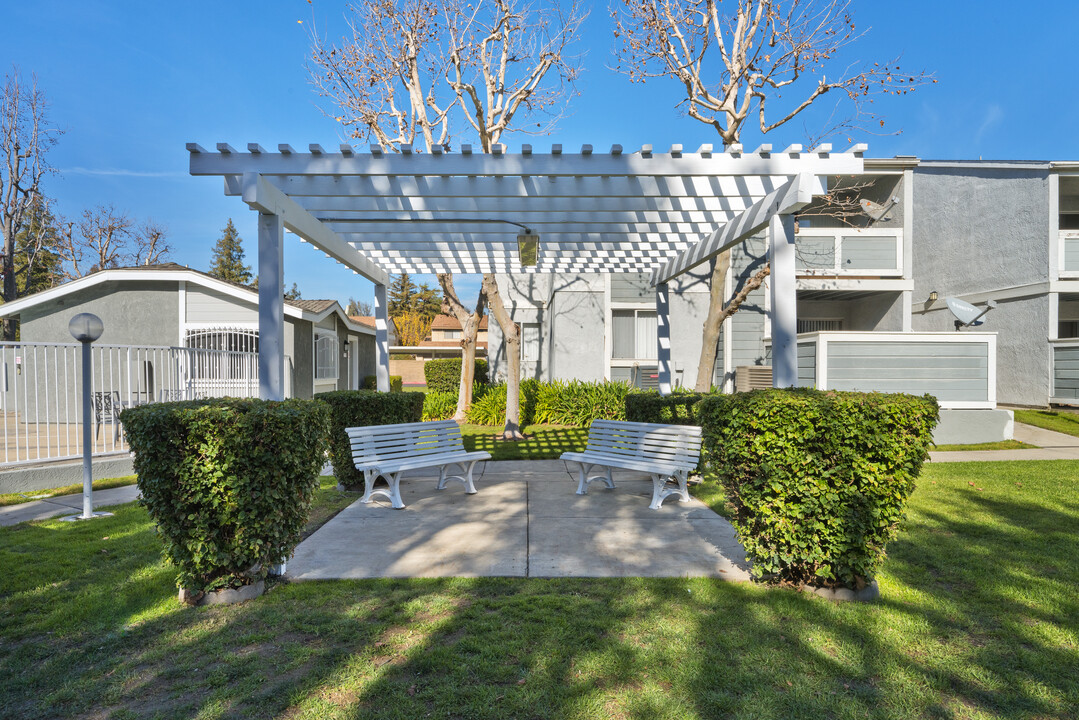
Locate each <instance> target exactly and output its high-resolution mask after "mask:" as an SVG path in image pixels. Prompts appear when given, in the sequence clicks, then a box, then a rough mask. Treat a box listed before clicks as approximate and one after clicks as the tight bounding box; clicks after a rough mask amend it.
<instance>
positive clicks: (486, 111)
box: [447, 0, 587, 440]
mask: <svg viewBox="0 0 1079 720" xmlns="http://www.w3.org/2000/svg"><path fill="white" fill-rule="evenodd" d="M483 10H486V12H483ZM585 17H587V13H585V12H583V11H582V10H581V8H580V7H579V6H578V5H577V4H576V3H575V2H574V3H573V4H571V5H570V7H569V8H568V9H567V10H565V11H563V9H562V8H561V7H560V6H559V5H558V4H556V3H552V4H551V5H549V6H547V7H545V8H543V9H541V10H540V11H538V12H533V11H532V10H531V9H530V8H528V7H527V6H523V5H521V4H519V3H518V2H516V1H515V0H493V1H492V2H488V3H487V4H486V5H484V4H483V3H480V4H477V6H476V10H475V11H474V12H472V13H471V14H467V15H462V14H460V13H454V14H447V23H448V24H449V28H450V30H449V36H450V41H451V49H450V53H449V59H450V66H451V70H450V71H449V72H447V78H448V79H449V82H450V85H451V87H453V90H454V92H455V93H456V94H457V102H458V104H459V105H460V107H461V109H462V110H463V112H464V115H465V117H466V118H467V119H468V122H469V124H471V125H472V129H473V130H474V131H475V132H476V134H477V135H478V136H479V139H480V146H481V147H482V148H483V151H484V152H490V151H491V147H492V146H493V145H494V144H495V143H498V142H499V141H500V140H501V138H502V135H503V133H505V132H508V131H510V130H511V129H512V126H511V122H512V120H513V118H514V116H515V114H516V113H517V112H518V111H519V110H521V108H524V109H525V111H526V113H527V114H528V115H529V116H533V115H535V114H536V113H538V112H543V113H546V114H547V115H548V116H549V124H548V126H547V128H546V129H547V130H549V129H550V128H551V127H552V126H553V124H554V122H555V121H556V120H557V119H558V118H559V117H560V115H561V110H562V108H563V107H564V105H565V103H566V102H567V100H568V97H569V94H570V91H571V90H572V88H573V82H574V80H576V78H577V76H578V75H579V73H580V60H579V58H577V57H575V56H571V55H570V54H569V53H568V51H567V47H568V45H569V44H570V43H571V42H572V41H573V40H574V39H575V36H576V33H577V30H578V29H579V28H580V25H581V23H582V22H583V21H584V19H585ZM548 74H550V75H551V77H552V78H554V79H555V81H554V82H546V83H545V82H544V81H545V79H547V76H548ZM483 292H484V293H486V294H487V301H488V306H489V307H490V308H491V313H492V314H493V315H494V318H495V320H496V321H497V322H498V325H499V329H500V330H501V331H502V337H503V339H504V347H505V350H506V360H507V364H508V365H509V372H508V374H507V375H506V425H505V427H504V428H503V431H502V437H503V439H506V440H518V439H523V438H524V435H523V434H522V433H521V429H520V422H519V418H520V386H521V328H520V326H518V325H517V324H516V323H514V322H513V318H511V317H510V314H509V313H508V312H506V309H505V306H504V305H503V303H502V298H501V296H500V294H499V292H498V280H497V278H496V277H495V275H494V274H493V273H485V274H484V276H483Z"/></svg>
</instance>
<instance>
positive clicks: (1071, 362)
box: [1049, 338, 1079, 405]
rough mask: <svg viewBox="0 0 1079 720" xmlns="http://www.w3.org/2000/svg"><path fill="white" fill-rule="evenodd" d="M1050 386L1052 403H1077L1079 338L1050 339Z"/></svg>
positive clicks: (1078, 400) (1078, 395)
mask: <svg viewBox="0 0 1079 720" xmlns="http://www.w3.org/2000/svg"><path fill="white" fill-rule="evenodd" d="M1049 345H1050V347H1051V348H1052V353H1051V354H1050V357H1051V362H1052V365H1053V367H1052V373H1051V374H1050V377H1051V378H1052V387H1051V388H1050V389H1049V402H1050V403H1052V404H1054V405H1079V338H1067V339H1061V340H1050V341H1049Z"/></svg>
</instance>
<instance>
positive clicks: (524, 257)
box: [517, 228, 539, 267]
mask: <svg viewBox="0 0 1079 720" xmlns="http://www.w3.org/2000/svg"><path fill="white" fill-rule="evenodd" d="M517 256H518V258H519V259H520V261H521V267H535V266H536V261H537V260H538V259H539V235H537V234H535V233H533V232H532V230H530V229H529V228H525V229H524V232H522V233H520V234H518V235H517Z"/></svg>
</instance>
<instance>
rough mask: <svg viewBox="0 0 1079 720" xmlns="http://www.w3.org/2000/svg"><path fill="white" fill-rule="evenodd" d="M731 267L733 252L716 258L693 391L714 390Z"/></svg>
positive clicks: (728, 251) (727, 252)
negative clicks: (717, 350) (728, 276)
mask: <svg viewBox="0 0 1079 720" xmlns="http://www.w3.org/2000/svg"><path fill="white" fill-rule="evenodd" d="M730 267H731V251H730V250H727V251H726V252H724V253H722V254H720V255H719V257H717V258H716V267H715V269H714V270H713V271H712V286H711V290H710V293H709V297H708V315H707V316H706V317H705V319H704V335H703V337H702V339H701V359H700V361H699V362H698V363H697V382H696V384H694V386H693V389H694V390H696V391H697V392H708V391H709V390H710V389H711V388H712V378H713V377H715V372H716V347H717V346H718V345H719V330H720V327H721V326H722V323H723V320H722V319H721V318H720V315H722V313H723V298H724V297H726V295H727V271H728V270H729V269H730Z"/></svg>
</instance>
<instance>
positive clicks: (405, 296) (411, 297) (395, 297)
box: [386, 273, 417, 317]
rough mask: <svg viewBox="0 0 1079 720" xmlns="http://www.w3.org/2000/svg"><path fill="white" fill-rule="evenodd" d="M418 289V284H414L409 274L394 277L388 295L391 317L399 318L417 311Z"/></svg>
mask: <svg viewBox="0 0 1079 720" xmlns="http://www.w3.org/2000/svg"><path fill="white" fill-rule="evenodd" d="M416 289H417V288H416V283H414V282H412V278H411V277H409V275H408V273H401V274H400V275H395V276H394V278H393V282H391V283H390V287H389V289H388V291H387V293H386V294H387V304H388V305H389V315H390V317H397V316H398V315H404V314H405V313H407V312H412V311H413V310H415V307H414V303H415V297H416Z"/></svg>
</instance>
